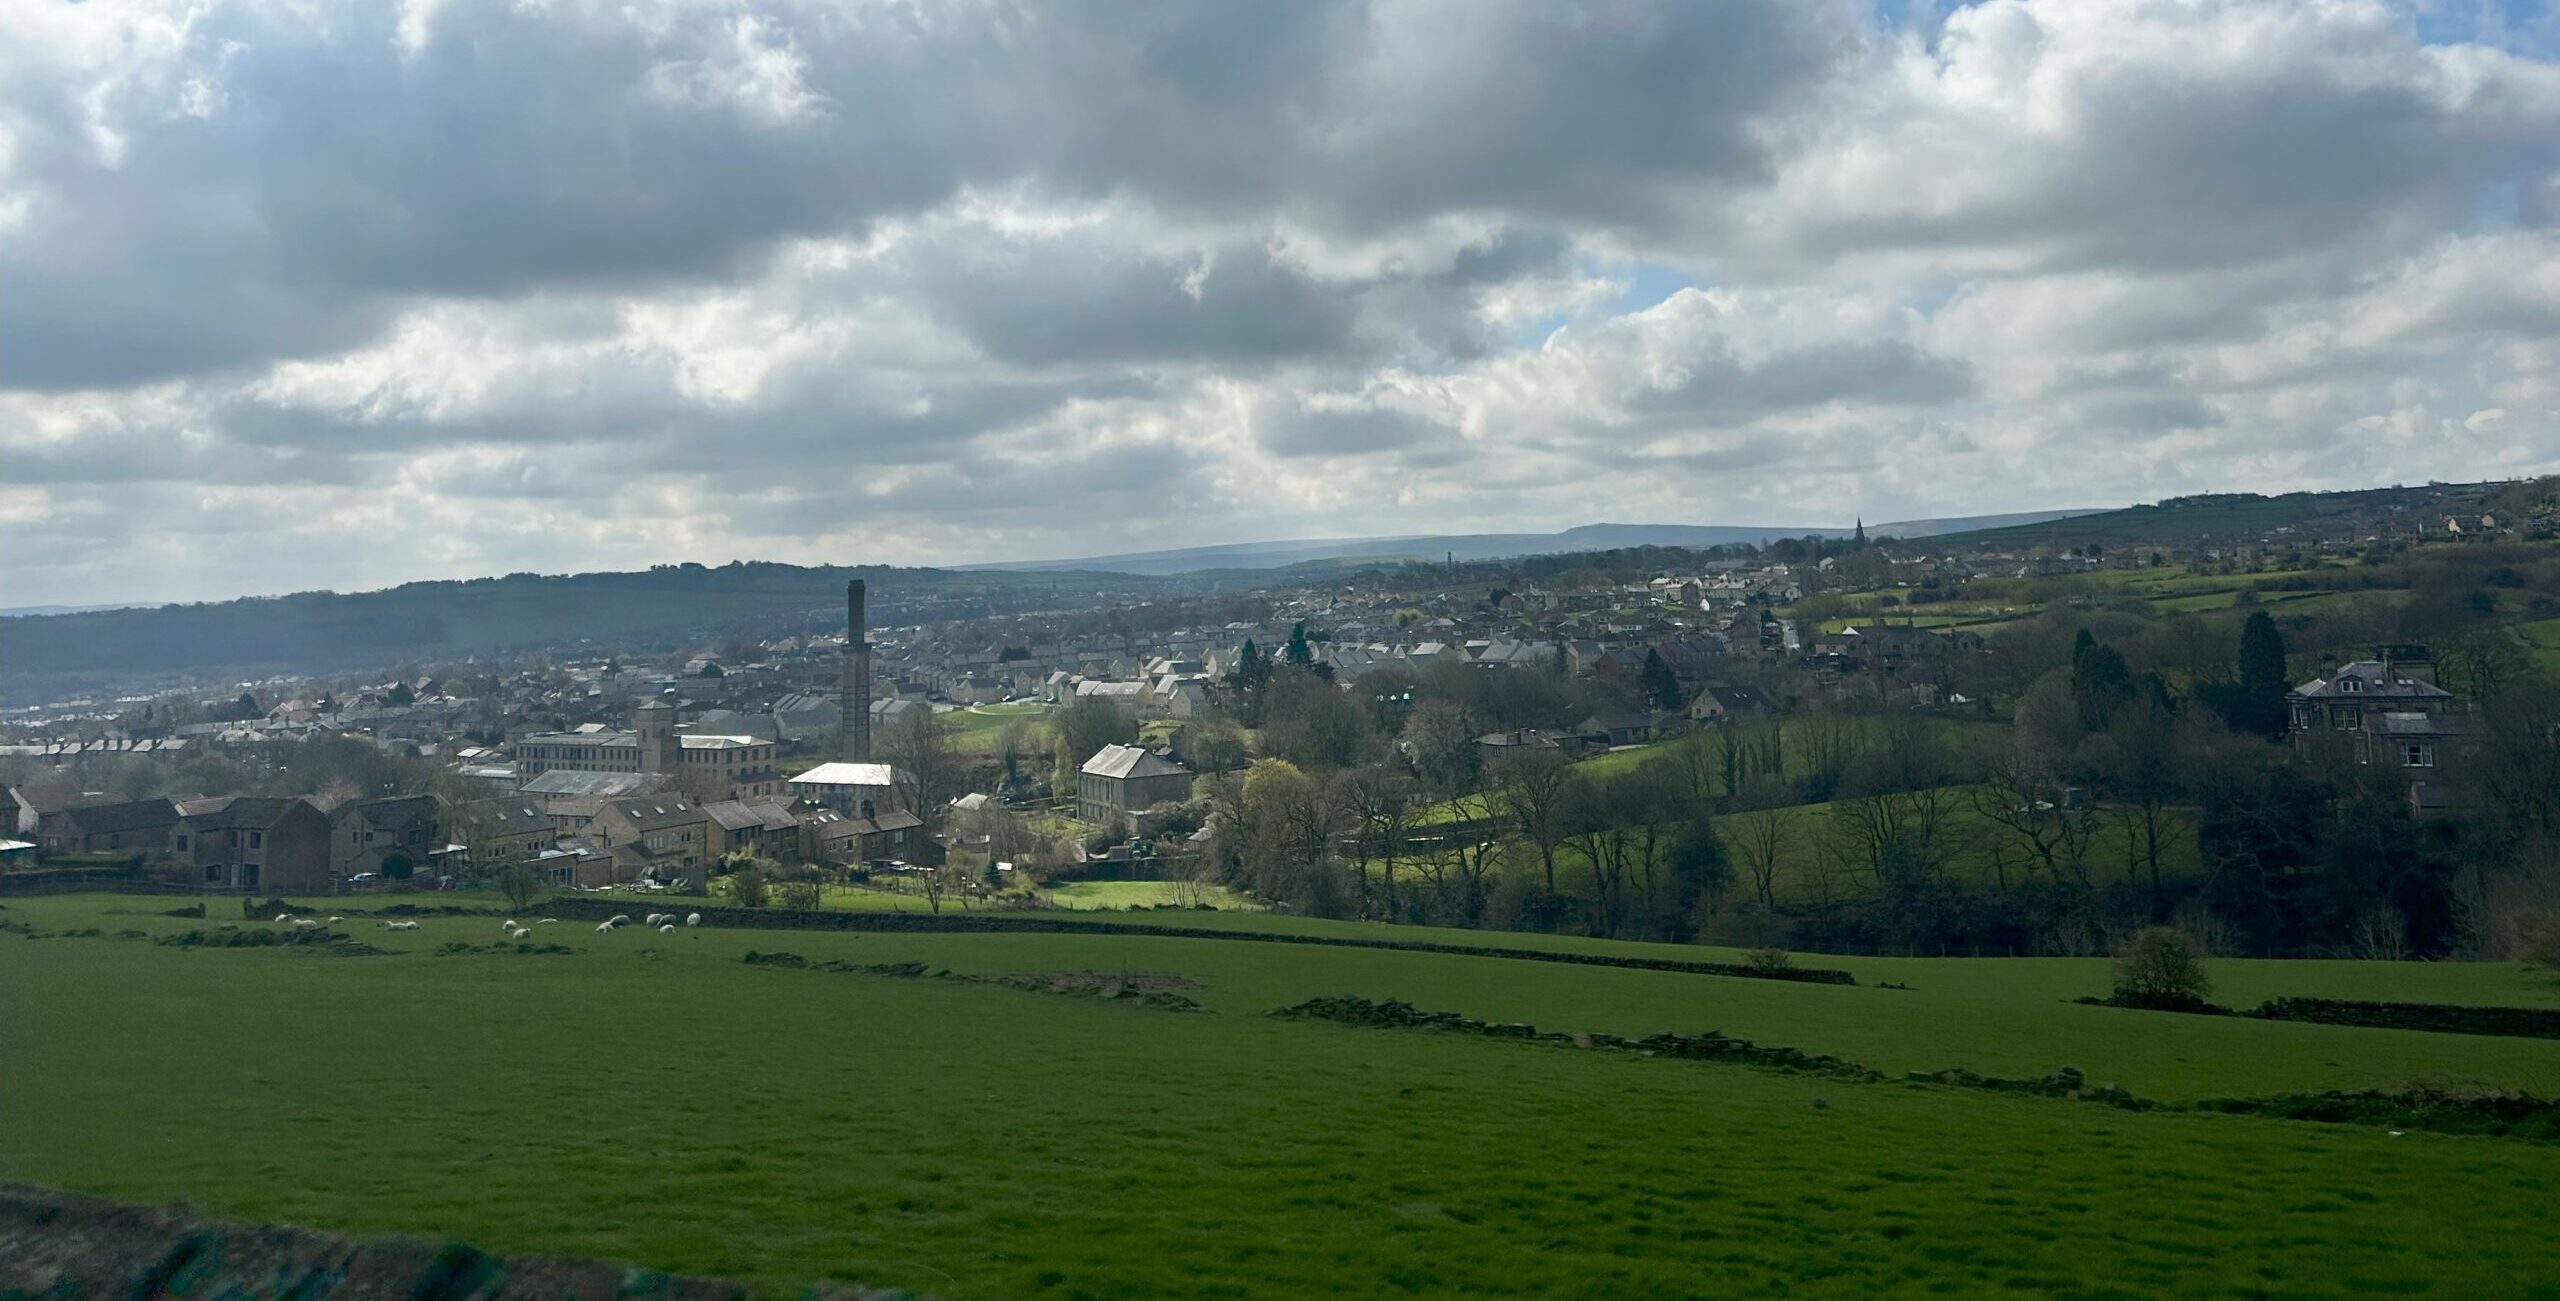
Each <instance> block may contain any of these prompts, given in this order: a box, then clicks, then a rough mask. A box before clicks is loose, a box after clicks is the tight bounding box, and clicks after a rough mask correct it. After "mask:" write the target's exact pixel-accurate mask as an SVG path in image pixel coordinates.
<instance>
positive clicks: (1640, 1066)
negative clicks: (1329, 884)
mask: <svg viewBox="0 0 2560 1301" xmlns="http://www.w3.org/2000/svg"><path fill="white" fill-rule="evenodd" d="M169 902H171V901H168V900H162V899H151V898H142V897H118V896H60V897H51V898H36V899H22V900H13V901H10V903H9V904H8V907H7V909H6V911H4V912H0V920H7V921H11V922H15V923H24V924H27V925H32V926H34V927H37V928H39V929H40V930H61V929H66V928H79V927H89V926H96V927H99V928H102V929H103V930H104V931H105V932H106V934H107V936H109V937H112V936H113V935H114V934H115V933H116V932H117V931H119V930H123V929H134V930H140V931H144V932H147V933H157V934H166V933H170V932H174V931H177V930H182V929H186V928H191V927H198V926H209V925H213V924H215V921H218V920H220V919H219V918H218V917H217V918H216V919H215V921H206V922H194V921H182V920H178V919H171V918H166V917H162V916H159V915H158V913H159V911H160V910H161V909H162V908H164V907H165V906H167V904H168V903H169ZM211 911H213V912H215V913H217V914H219V913H221V912H222V911H223V909H222V908H221V906H220V905H219V903H217V904H216V905H215V907H214V908H213V909H212V910H211ZM535 911H536V912H537V913H538V912H539V909H538V908H537V909H536V910H535ZM1172 920H1173V922H1174V923H1175V924H1180V925H1185V926H1197V925H1218V926H1232V927H1263V928H1277V929H1292V930H1303V931H1307V932H1310V933H1329V934H1341V935H1386V936H1391V937H1393V938H1400V939H1426V938H1455V939H1458V940H1460V941H1461V942H1471V943H1499V944H1505V945H1514V946H1517V947H1550V948H1571V949H1580V950H1585V951H1594V952H1626V953H1639V954H1641V953H1669V954H1673V955H1677V956H1683V957H1692V958H1694V957H1698V956H1701V954H1702V951H1701V950H1697V949H1682V948H1670V947H1668V946H1646V945H1612V944H1608V943H1606V942H1603V941H1592V940H1575V939H1565V938H1560V937H1552V936H1549V937H1538V936H1512V935H1487V934H1484V933H1477V932H1432V931H1428V930H1423V929H1419V928H1387V927H1381V926H1361V925H1356V924H1344V923H1323V922H1314V921H1307V920H1303V919H1290V918H1281V917H1271V916H1267V915H1255V914H1236V913H1205V912H1202V913H1193V912H1185V913H1182V914H1180V915H1179V917H1178V918H1173V919H1172ZM253 925H254V924H253ZM349 929H351V930H352V932H353V933H355V934H356V935H357V936H358V938H360V939H362V940H364V941H366V942H367V943H371V944H375V945H379V946H381V947H383V948H385V949H388V950H391V952H389V953H387V954H385V955H382V956H377V957H366V958H328V957H322V956H317V955H314V954H308V953H296V952H288V951H281V950H229V951H213V950H191V949H177V948H170V947H163V946H157V945H153V944H148V943H142V942H134V941H120V940H117V939H114V938H97V939H85V938H62V937H48V938H39V939H27V938H21V937H20V936H17V935H0V1063H6V1064H7V1069H5V1070H0V1177H5V1178H14V1179H25V1180H32V1181H36V1182H41V1183H49V1184H54V1185H57V1186H64V1187H71V1188H79V1189H86V1190H91V1191H97V1192H102V1193H106V1194H110V1195H115V1196H122V1197H129V1198H137V1199H145V1200H165V1199H171V1198H177V1197H185V1198H188V1199H189V1200H191V1201H193V1202H194V1203H195V1204H196V1205H197V1206H199V1207H201V1208H203V1209H204V1210H206V1211H209V1212H212V1213H216V1214H220V1215H225V1216H233V1217H240V1218H250V1219H282V1220H290V1221H296V1222H301V1223H308V1224H312V1225H316V1226H320V1227H326V1228H331V1229H337V1230H342V1231H348V1232H355V1233H389V1232H407V1233H427V1234H434V1235H440V1236H453V1237H459V1238H464V1239H468V1240H470V1241H473V1242H475V1243H477V1244H479V1245H481V1246H484V1247H488V1248H492V1249H496V1250H501V1251H531V1250H541V1251H563V1252H575V1253H582V1254H592V1255H599V1256H605V1257H609V1258H614V1259H619V1260H625V1261H629V1262H631V1263H633V1264H635V1265H647V1266H651V1267H658V1268H672V1269H681V1270H685V1271H690V1272H702V1273H718V1274H727V1275H733V1276H738V1277H742V1278H745V1279H748V1280H751V1281H754V1282H757V1283H760V1284H763V1285H767V1286H770V1287H773V1288H776V1289H779V1290H782V1291H783V1292H785V1294H789V1293H791V1292H796V1290H797V1289H798V1288H800V1287H801V1286H804V1285H806V1284H808V1283H810V1282H813V1281H816V1280H821V1279H825V1278H829V1277H837V1278H849V1279H859V1280H862V1281H865V1282H869V1283H874V1284H898V1285H904V1286H909V1287H915V1288H919V1289H923V1290H928V1291H932V1292H935V1293H939V1294H942V1295H946V1296H951V1297H995V1296H1003V1297H1011V1296H1034V1295H1054V1296H1060V1297H1069V1296H1080V1295H1081V1296H1095V1297H1102V1296H1130V1295H1159V1296H1199V1295H1220V1296H1246V1295H1298V1294H1304V1293H1310V1292H1322V1293H1328V1294H1336V1295H1358V1296H1374V1295H1381V1294H1397V1293H1419V1294H1456V1293H1468V1294H1499V1295H1558V1294H1566V1295H1660V1294H1678V1295H1690V1294H1727V1293H1735V1292H1777V1291H1784V1292H1789V1293H1797V1294H1819V1295H1834V1294H1840V1295H1846V1294H1861V1295H1871V1294H1874V1293H1877V1292H1917V1291H1941V1292H1950V1293H1956V1294H1975V1293H1985V1292H1993V1291H2003V1290H2007V1291H2023V1292H2032V1293H2046V1294H2055V1293H2059V1294H2071V1295H2084V1296H2106V1295H2156V1294H2162V1293H2177V1294H2217V1295H2227V1294H2245V1293H2254V1294H2267V1295H2287V1296H2313V1295H2341V1296H2343V1295H2364V1294H2370V1293H2374V1292H2436V1293H2448V1294H2457V1295H2521V1294H2527V1293H2529V1292H2531V1290H2532V1289H2533V1287H2535V1286H2536V1285H2538V1284H2540V1283H2543V1282H2547V1281H2548V1280H2551V1279H2554V1278H2560V1236H2555V1235H2554V1234H2553V1233H2552V1232H2551V1230H2552V1228H2553V1227H2554V1226H2553V1223H2552V1222H2553V1219H2554V1214H2553V1211H2552V1209H2551V1198H2550V1191H2551V1188H2552V1184H2553V1181H2554V1179H2555V1172H2556V1171H2560V1154H2555V1152H2554V1151H2553V1149H2552V1148H2551V1147H2549V1146H2548V1145H2541V1144H2533V1143H2527V1142H2523V1141H2518V1140H2504V1139H2491V1138H2457V1137H2449V1136H2443V1135H2435V1134H2427V1133H2410V1134H2407V1135H2405V1136H2402V1137H2393V1136H2392V1135H2390V1134H2389V1133H2387V1132H2385V1131H2383V1130H2380V1129H2374V1128H2364V1127H2350V1126H2327V1125H2317V1124H2309V1123H2302V1122H2291V1121H2280V1120H2270V1119H2263V1118H2254V1117H2238V1116H2212V1115H2202V1114H2192V1113H2179V1112H2164V1113H2148V1114H2145V1113H2130V1112H2122V1111H2117V1110H2114V1109H2110V1108H2104V1107H2098V1106H2091V1105H2088V1104H2084V1103H2075V1102H2066V1101H2055V1100H2046V1099H2031V1098H2015V1097H2008V1096H2002V1095H1994V1094H1986V1093H1981V1092H1977V1091H1968V1090H1955V1089H1948V1088H1943V1087H1936V1086H1926V1087H1924V1086H1915V1085H1907V1084H1900V1083H1894V1084H1857V1083H1847V1082H1842V1081H1839V1080H1823V1079H1818V1078H1812V1077H1802V1076H1792V1075H1785V1074H1779V1073H1775V1072H1771V1071H1765V1070H1760V1069H1756V1068H1749V1067H1737V1066H1726V1065H1710V1064H1698V1063H1682V1062H1672V1061H1662V1060H1643V1059H1639V1058H1635V1057H1631V1056H1616V1055H1606V1054H1595V1053H1585V1052H1576V1051H1573V1050H1570V1049H1563V1048H1555V1047H1549V1046H1545V1045H1536V1044H1522V1043H1515V1042H1502V1041H1494V1040H1485V1039H1474V1038H1458V1037H1450V1036H1435V1035H1427V1034H1419V1033H1410V1032H1406V1033H1392V1032H1380V1031H1371V1030H1358V1029H1351V1028H1347V1027H1341V1026H1332V1025H1324V1024H1311V1023H1302V1022H1290V1021H1279V1020H1274V1019H1271V1018H1269V1017H1266V1016H1263V1015H1261V1013H1263V1012H1265V1011H1267V1010H1269V1009H1270V1008H1272V1007H1275V1006H1278V1005H1281V1004H1284V1003H1288V1002H1293V1001H1295V1000H1297V999H1300V998H1303V997H1306V996H1309V995H1312V994H1319V993H1356V994H1361V995H1365V996H1370V997H1401V998H1406V999H1409V1000H1411V1001H1413V1002H1415V1003H1417V1004H1420V1005H1422V1006H1425V1007H1433V1008H1449V1009H1453V1010H1458V1011H1464V1012H1468V1013H1470V1014H1473V1015H1478V1016H1486V1017H1492V1018H1497V1019H1516V1020H1529V1021H1534V1022H1536V1023H1538V1024H1539V1025H1540V1026H1542V1027H1545V1028H1551V1029H1575V1030H1609V1031H1616V1032H1619V1033H1629V1034H1641V1033H1647V1032H1650V1031H1653V1030H1659V1029H1665V1028H1675V1029H1679V1030H1683V1031H1698V1030H1705V1029H1710V1028H1716V1029H1722V1030H1725V1031H1727V1032H1729V1033H1734V1034H1739V1035H1744V1036H1746V1037H1749V1038H1753V1039H1756V1040H1759V1041H1761V1042H1763V1043H1771V1044H1781V1043H1783V1044H1792V1045H1795V1046H1798V1047H1803V1048H1807V1049H1811V1050H1816V1051H1824V1052H1831V1053H1836V1054H1839V1055H1841V1056H1844V1057H1848V1058H1851V1059H1853V1060H1856V1061H1860V1062H1864V1063H1866V1064H1869V1065H1873V1066H1877V1067H1879V1068H1882V1069H1885V1070H1888V1071H1895V1072H1899V1071H1904V1070H1917V1069H1935V1068H1943V1067H1957V1066H1961V1067H1968V1068H1971V1069H1975V1070H1980V1071H1984V1072H1988V1073H1993V1074H2004V1075H2013V1076H2018V1075H2035V1074H2041V1073H2043V1072H2045V1071H2049V1070H2051V1069H2053V1068H2054V1067H2056V1066H2058V1065H2062V1064H2066V1063H2068V1064H2072V1065H2076V1066H2079V1067H2080V1068H2082V1069H2083V1070H2085V1071H2087V1072H2088V1074H2089V1077H2090V1078H2091V1079H2092V1080H2093V1081H2098V1080H2105V1081H2114V1082H2118V1083H2121V1084H2123V1085H2124V1086H2125V1087H2127V1088H2130V1089H2132V1090H2133V1091H2135V1092H2136V1093H2140V1094H2144V1095H2146V1096H2151V1097H2155V1098H2162V1099H2193V1098H2202V1097H2210V1096H2240V1095H2263V1094H2267V1093H2271V1092H2275V1091H2279V1090H2284V1089H2292V1088H2326V1087H2345V1086H2353V1085H2360V1084H2386V1085H2387V1084H2398V1083H2405V1082H2409V1081H2416V1080H2446V1081H2476V1082H2486V1083H2494V1084H2499V1085H2505V1086H2509V1087H2521V1088H2531V1089H2535V1090H2539V1091H2544V1092H2548V1091H2551V1090H2553V1089H2555V1088H2560V1043H2555V1042H2550V1041H2538V1040H2522V1039H2491V1038H2481V1037H2472V1036H2455V1035H2436V1034H2417V1033H2409V1032H2402V1031H2384V1030H2358V1029H2345V1028H2340V1027H2328V1026H2311V1025H2297V1024H2287V1023H2265V1022H2254V1021H2240V1020H2223V1019H2215V1018H2200V1017H2182V1016H2173V1015H2165V1014H2151V1013H2137V1012H2123V1011H2116V1010H2113V1009H2106V1008H2095V1007H2085V1006H2079V1005H2075V1004H2072V1003H2070V1002H2068V1001H2066V1000H2067V999H2068V998H2070V997H2071V996H2073V995H2076V994H2081V993H2094V992H2101V991H2102V990H2103V988H2104V986H2105V983H2106V968H2105V965H2104V964H2103V963H2100V962H2095V961H2075V960H2063V961H1995V960H1982V961H1968V960H1890V959H1850V960H1842V961H1840V962H1838V963H1836V964H1834V965H1841V966H1846V967H1848V968H1850V969H1852V970H1853V971H1855V972H1856V973H1857V974H1858V975H1859V977H1860V978H1861V979H1862V980H1863V981H1867V982H1870V983H1869V984H1867V985H1864V986H1861V987H1856V988H1836V987H1824V986H1811V985H1792V984H1783V983H1777V982H1765V981H1749V980H1737V979H1732V978H1726V977H1712V976H1696V975H1685V974H1676V973H1665V972H1649V971H1639V970H1630V969H1623V968H1606V967H1585V966H1565V965H1556V964H1548V963H1532V962H1522V961H1514V960H1505V959H1497V958H1477V957H1459V956H1447V955H1434V954H1419V953H1399V952H1390V951H1380V950H1365V949H1344V948H1332V947H1313V946H1301V945H1281V944H1256V943H1238V942H1233V941H1218V940H1203V939H1180V938H1171V937H1161V936H1142V935H1109V936H1080V935H985V934H979V935H968V934H962V935H889V934H869V935H866V934H847V933H832V932H829V933H820V932H780V931H748V930H724V929H718V928H709V927H706V928H702V929H699V930H689V931H680V932H678V933H677V934H675V935H672V936H659V935H657V934H654V933H642V932H635V931H628V930H626V931H620V932H616V933H614V934H611V935H599V934H597V933H596V932H595V930H594V929H593V927H592V926H589V925H584V924H576V923H563V924H561V925H558V926H551V927H543V928H541V932H540V933H541V935H542V938H543V940H544V941H545V942H546V943H557V944H560V945H562V946H564V947H566V948H568V949H569V950H570V952H568V953H566V954H557V955H539V956H535V955H516V954H475V955H466V956H435V955H434V950H435V948H436V947H437V946H438V945H439V944H442V943H445V942H448V941H452V940H464V941H468V942H472V943H486V942H489V941H492V940H494V939H496V938H497V923H496V920H495V918H494V917H491V916H471V917H459V918H427V919H424V921H423V929H422V930H421V931H419V932H415V933H405V934H391V933H386V932H381V931H378V930H376V929H375V928H374V927H372V926H371V925H368V924H363V923H361V922H358V923H355V924H353V925H351V926H350V928H349ZM750 949H764V950H768V951H770V950H775V949H787V950H791V951H795V952H799V953H802V954H806V955H808V956H810V957H813V958H820V957H835V958H845V959H850V960H853V961H858V962H891V961H903V960H909V959H915V960H921V961H924V962H926V963H929V964H933V965H935V966H947V967H950V968H952V969H955V970H961V971H972V972H988V973H995V972H1011V971H1054V970H1069V969H1073V970H1102V971H1122V970H1128V971H1162V972H1174V973H1179V974H1182V975H1185V976H1188V977H1189V978H1191V979H1192V980H1194V981H1196V982H1197V987H1196V988H1195V989H1194V990H1193V991H1192V993H1193V994H1194V996H1195V997H1196V998H1198V1000H1199V1001H1200V1002H1201V1003H1202V1005H1203V1006H1204V1007H1205V1008H1206V1009H1207V1012H1206V1013H1205V1014H1176V1013H1168V1012H1162V1011H1157V1010H1153V1009H1148V1008H1141V1007H1132V1006H1124V1005H1116V1004H1108V1003H1102V1002H1099V1001H1095V1000H1090V999H1079V998H1071V997H1064V996H1059V995H1052V994H1042V993H1027V992H1022V991H1018V990H1013V989H1006V988H1000V987H992V986H987V985H979V984H960V983H953V982H945V981H930V980H897V979H889V978H883V977H873V976H859V975H835V974H827V973H819V972H810V971H788V970H774V969H768V968H759V967H750V966H747V965H745V964H743V963H741V962H740V961H738V959H739V957H740V956H741V955H743V954H744V953H745V952H747V951H748V950H750ZM1704 955H1705V956H1711V957H1712V956H1727V955H1721V954H1717V953H1715V952H1712V951H1706V952H1705V954H1704ZM2214 970H2215V975H2216V977H2217V979H2218V981H2219V983H2220V985H2221V989H2220V991H2219V992H2220V995H2221V997H2222V998H2223V999H2224V1001H2228V1002H2234V1003H2245V1002H2249V1001H2253V1000H2255V999H2256V998H2259V997H2263V996H2266V995H2270V994H2276V993H2287V994H2330V995H2337V996H2348V997H2399V998H2407V999H2419V1000H2433V1001H2464V1002H2487V1003H2502V1004H2530V1005H2536V1006H2555V1005H2560V988H2555V987H2554V986H2553V985H2552V984H2551V983H2550V982H2549V981H2547V980H2546V979H2544V978H2542V977H2539V976H2535V975H2530V974H2527V973H2525V972H2522V971H2520V970H2518V969H2516V968H2513V967H2507V966H2487V965H2478V966H2474V965H2454V964H2438V965H2419V964H2358V963H2328V962H2323V963H2272V962H2222V963H2217V964H2215V968H2214ZM1886 979H1891V980H1897V981H1906V982H1908V983H1910V984H1911V985H1913V986H1914V988H1913V989H1911V990H1908V991H1903V990H1891V989H1883V988H1877V987H1875V986H1874V985H1873V983H1872V982H1875V981H1879V980H1886ZM1817 1099H1819V1100H1820V1103H1821V1105H1817V1102H1816V1100H1817Z"/></svg>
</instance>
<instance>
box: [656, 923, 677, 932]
mask: <svg viewBox="0 0 2560 1301" xmlns="http://www.w3.org/2000/svg"><path fill="white" fill-rule="evenodd" d="M675 932H676V924H675V923H674V922H668V923H667V924H666V925H664V926H661V927H659V928H658V933H659V934H660V935H673V934H675Z"/></svg>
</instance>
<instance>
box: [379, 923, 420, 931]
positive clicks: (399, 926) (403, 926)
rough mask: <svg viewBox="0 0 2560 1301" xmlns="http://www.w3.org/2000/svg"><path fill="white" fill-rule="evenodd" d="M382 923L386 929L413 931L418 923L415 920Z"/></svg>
mask: <svg viewBox="0 0 2560 1301" xmlns="http://www.w3.org/2000/svg"><path fill="white" fill-rule="evenodd" d="M382 925H383V927H384V929H386V930H395V931H414V930H416V929H418V924H417V923H416V922H384V923H383V924H382Z"/></svg>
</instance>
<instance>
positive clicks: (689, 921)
mask: <svg viewBox="0 0 2560 1301" xmlns="http://www.w3.org/2000/svg"><path fill="white" fill-rule="evenodd" d="M684 924H685V925H687V926H700V925H701V924H702V914H700V913H692V914H689V915H688V916H686V918H685V919H684Z"/></svg>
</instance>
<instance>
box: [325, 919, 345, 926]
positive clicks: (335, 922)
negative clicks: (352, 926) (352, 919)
mask: <svg viewBox="0 0 2560 1301" xmlns="http://www.w3.org/2000/svg"><path fill="white" fill-rule="evenodd" d="M345 920H346V918H344V917H332V918H330V919H329V924H330V925H332V926H335V925H337V924H338V923H340V922H342V921H345Z"/></svg>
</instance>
